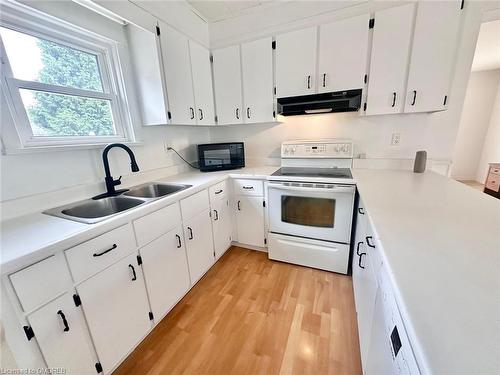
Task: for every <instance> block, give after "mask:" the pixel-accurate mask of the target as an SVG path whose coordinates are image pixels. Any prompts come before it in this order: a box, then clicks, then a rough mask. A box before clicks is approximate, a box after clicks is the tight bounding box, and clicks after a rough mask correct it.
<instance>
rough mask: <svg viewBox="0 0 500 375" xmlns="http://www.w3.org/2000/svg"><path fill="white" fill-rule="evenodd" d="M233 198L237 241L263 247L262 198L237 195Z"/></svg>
mask: <svg viewBox="0 0 500 375" xmlns="http://www.w3.org/2000/svg"><path fill="white" fill-rule="evenodd" d="M235 200H236V226H237V233H238V242H240V243H242V244H247V245H252V246H259V247H264V245H265V234H264V198H263V197H259V196H249V195H238V196H236V197H235Z"/></svg>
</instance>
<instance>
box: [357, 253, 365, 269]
mask: <svg viewBox="0 0 500 375" xmlns="http://www.w3.org/2000/svg"><path fill="white" fill-rule="evenodd" d="M363 255H366V253H361V254H359V258H358V266H359V268H362V269H365V266H362V265H361V259H363Z"/></svg>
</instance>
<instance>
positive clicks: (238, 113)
mask: <svg viewBox="0 0 500 375" xmlns="http://www.w3.org/2000/svg"><path fill="white" fill-rule="evenodd" d="M236 119H237V120H239V119H240V109H239V108H236Z"/></svg>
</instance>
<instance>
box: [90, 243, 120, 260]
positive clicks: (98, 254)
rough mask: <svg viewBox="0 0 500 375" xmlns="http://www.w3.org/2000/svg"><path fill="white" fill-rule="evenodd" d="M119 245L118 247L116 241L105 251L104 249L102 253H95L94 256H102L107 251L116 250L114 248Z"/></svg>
mask: <svg viewBox="0 0 500 375" xmlns="http://www.w3.org/2000/svg"><path fill="white" fill-rule="evenodd" d="M117 247H118V246H117V245H116V244H115V243H114V244H113V246H111V247H110V248H109V249H108V250H104V251H102V252H100V253H94V254H93V256H94V257H100V256H101V255H104V254H106V253H109V252H110V251H111V250H114V249H116V248H117Z"/></svg>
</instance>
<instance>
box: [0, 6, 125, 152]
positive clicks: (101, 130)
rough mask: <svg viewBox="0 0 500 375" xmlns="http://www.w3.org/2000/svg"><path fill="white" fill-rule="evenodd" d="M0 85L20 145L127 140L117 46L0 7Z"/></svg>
mask: <svg viewBox="0 0 500 375" xmlns="http://www.w3.org/2000/svg"><path fill="white" fill-rule="evenodd" d="M2 11H3V13H2V19H1V20H0V48H1V51H0V52H1V54H2V65H3V69H2V88H3V89H5V92H6V93H7V94H8V99H9V103H10V104H11V112H12V115H13V118H14V122H15V126H16V130H17V133H18V135H19V138H20V141H21V143H22V146H23V147H33V146H35V147H43V146H57V145H74V144H101V143H108V142H113V141H121V142H123V141H133V140H134V137H133V132H132V129H131V126H130V119H129V115H128V107H127V102H126V99H125V95H124V90H123V83H122V76H121V69H120V64H119V60H118V53H117V46H116V43H115V42H113V41H111V40H109V39H106V38H104V37H100V36H98V35H95V34H93V33H91V32H88V31H84V30H81V29H79V28H77V27H75V26H71V25H69V24H67V23H66V22H63V21H61V20H57V21H56V20H55V19H53V18H52V17H49V16H45V15H42V14H40V13H38V12H35V11H32V10H26V9H19V8H12V9H11V8H7V9H2Z"/></svg>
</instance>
